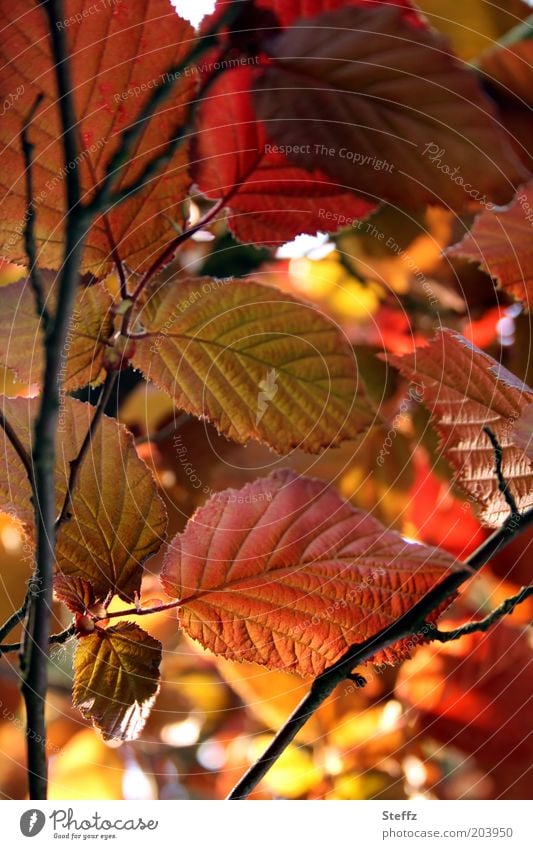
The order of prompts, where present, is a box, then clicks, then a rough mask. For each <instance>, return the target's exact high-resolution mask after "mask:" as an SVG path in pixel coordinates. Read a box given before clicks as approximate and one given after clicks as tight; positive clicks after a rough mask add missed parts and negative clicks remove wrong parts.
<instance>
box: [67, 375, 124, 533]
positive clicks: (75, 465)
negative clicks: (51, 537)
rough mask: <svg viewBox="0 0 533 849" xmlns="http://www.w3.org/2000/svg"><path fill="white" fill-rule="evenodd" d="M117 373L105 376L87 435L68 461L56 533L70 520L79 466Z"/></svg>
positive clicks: (92, 437) (91, 439) (113, 385)
mask: <svg viewBox="0 0 533 849" xmlns="http://www.w3.org/2000/svg"><path fill="white" fill-rule="evenodd" d="M117 376H118V372H117V371H111V372H108V373H107V375H106V379H105V382H104V385H103V388H102V391H101V392H100V397H99V398H98V402H97V404H96V407H95V411H94V414H93V417H92V419H91V423H90V425H89V427H88V428H87V433H86V434H85V436H84V439H83V442H82V443H81V446H80V449H79V451H78V454H77V456H76V457H75V458H74V459H73V460H71V461H70V470H69V478H68V483H67V491H66V493H65V498H64V501H63V506H62V507H61V510H60V512H59V515H58V517H57V519H56V522H55V529H56V531H57V530H58V528H59V527H60V525H62V523H63V522H64V521H65V519H68V518H70V514H69V511H70V506H71V504H72V498H73V495H74V487H75V486H76V480H77V477H78V474H79V471H80V467H81V464H82V463H83V460H84V458H85V455H86V454H87V451H88V450H89V447H90V445H91V443H92V441H93V439H94V436H95V433H96V428H97V427H98V423H99V422H100V419H101V418H102V415H103V413H104V410H105V408H106V407H107V403H108V401H109V399H110V398H111V394H112V392H113V389H114V387H115V384H116V381H117Z"/></svg>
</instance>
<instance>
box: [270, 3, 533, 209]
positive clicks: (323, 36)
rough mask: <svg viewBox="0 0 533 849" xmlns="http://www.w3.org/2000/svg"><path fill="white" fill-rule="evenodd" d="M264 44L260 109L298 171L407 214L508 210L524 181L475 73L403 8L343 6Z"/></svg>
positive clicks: (272, 136)
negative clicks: (439, 208)
mask: <svg viewBox="0 0 533 849" xmlns="http://www.w3.org/2000/svg"><path fill="white" fill-rule="evenodd" d="M267 49H268V51H269V53H270V55H271V57H272V62H271V63H270V64H269V65H268V67H267V68H266V69H265V70H264V71H263V73H261V74H260V76H259V77H258V79H257V83H256V91H255V93H254V99H255V104H256V107H257V110H258V114H259V117H260V118H262V120H263V121H264V122H265V124H266V128H267V133H268V135H269V137H270V139H271V140H272V141H275V142H277V143H279V144H282V145H286V146H289V147H290V149H291V152H290V153H289V158H290V159H291V161H292V162H294V164H295V165H299V166H300V167H304V168H312V167H314V168H320V169H321V170H322V171H324V172H325V173H326V174H329V176H330V177H331V178H332V179H334V180H335V181H336V182H337V183H338V184H339V185H340V186H344V187H346V188H351V189H352V190H354V191H356V192H358V193H359V194H361V195H362V197H363V198H365V199H366V200H368V201H374V202H376V201H383V200H385V201H389V202H392V203H397V204H399V205H400V206H402V207H408V208H421V207H423V206H425V205H426V204H428V203H429V204H438V205H444V206H449V207H451V208H452V209H455V210H464V209H468V208H470V207H471V206H472V204H473V203H479V202H483V201H485V202H486V201H487V200H489V201H494V202H496V203H505V202H507V201H509V200H510V198H511V197H512V194H513V187H516V186H517V185H518V184H520V183H521V182H523V181H524V180H526V179H527V175H528V172H527V169H526V168H525V167H524V166H523V165H522V164H521V162H520V160H519V159H518V157H517V156H516V155H515V153H514V151H513V150H512V148H511V147H510V145H509V144H508V143H507V141H506V139H505V136H504V134H503V132H502V131H501V129H500V127H499V124H498V119H497V117H496V115H495V112H494V109H493V106H492V104H491V102H490V101H489V99H488V98H487V97H486V96H485V94H484V93H483V91H482V89H481V87H480V86H479V84H478V83H477V81H476V79H475V76H474V75H473V74H472V73H471V71H469V70H467V68H466V67H465V66H464V65H462V64H461V63H460V62H459V61H458V60H457V59H455V57H453V56H452V55H451V53H450V52H449V48H448V44H447V42H446V40H445V39H443V38H442V37H441V36H440V35H438V34H437V33H436V32H435V31H433V30H426V29H425V28H415V27H413V26H412V24H411V23H408V22H407V21H406V20H405V19H404V15H403V14H402V11H401V10H400V9H398V8H394V7H393V6H390V5H389V4H385V3H382V4H372V5H365V6H364V7H362V8H356V7H352V6H343V7H342V8H340V9H337V10H335V11H333V12H328V13H326V14H322V15H319V16H318V17H316V18H312V19H309V20H308V21H306V22H305V26H299V27H292V28H289V29H287V30H284V31H283V32H282V33H281V34H280V35H277V36H276V35H274V36H273V37H272V39H271V41H270V42H269V44H268V46H267ZM421 68H423V69H424V73H420V69H421Z"/></svg>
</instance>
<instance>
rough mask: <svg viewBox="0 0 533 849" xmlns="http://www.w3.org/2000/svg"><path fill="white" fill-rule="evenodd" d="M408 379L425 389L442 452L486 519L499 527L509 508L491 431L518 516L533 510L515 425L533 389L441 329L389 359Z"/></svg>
mask: <svg viewBox="0 0 533 849" xmlns="http://www.w3.org/2000/svg"><path fill="white" fill-rule="evenodd" d="M387 359H388V362H390V363H391V364H392V365H395V366H396V367H397V368H398V369H400V371H401V372H402V374H403V375H404V376H405V377H406V378H408V379H409V380H414V381H416V382H417V384H418V385H419V386H421V387H422V390H423V397H422V402H423V404H424V405H425V406H426V407H427V409H428V410H429V411H430V413H431V414H432V416H433V423H434V425H435V427H436V429H437V430H438V432H439V434H440V437H441V451H442V452H443V454H444V456H445V457H446V459H447V460H448V462H449V463H450V464H451V466H452V467H453V468H454V469H455V471H456V476H457V481H458V483H459V484H460V485H461V487H462V488H463V489H464V490H465V492H466V493H467V494H468V495H469V496H470V497H471V499H472V500H474V501H475V502H476V503H477V505H478V507H479V511H480V518H481V520H482V521H483V522H484V524H486V525H488V526H489V527H498V526H499V525H500V524H501V523H502V522H503V521H504V519H506V518H507V517H508V515H509V507H508V505H507V503H506V501H505V499H504V497H503V495H502V493H501V492H500V491H499V489H498V480H497V477H496V473H495V458H494V449H493V447H492V444H491V442H490V439H489V437H488V435H487V434H486V433H484V431H483V427H484V426H488V427H489V428H490V429H491V430H492V432H493V433H494V435H495V436H496V438H497V439H498V441H499V443H500V445H501V446H502V449H503V456H502V472H503V475H504V478H505V479H506V481H507V482H508V483H509V485H510V488H511V491H512V493H513V495H514V497H515V499H516V503H517V506H518V509H520V510H525V509H527V508H528V507H530V506H531V505H532V504H533V488H532V480H533V478H532V469H531V464H530V462H529V461H528V460H527V458H526V457H525V456H524V454H523V453H522V451H521V449H520V448H518V447H517V446H516V445H515V443H514V441H513V435H512V428H513V423H514V422H515V421H516V419H517V418H518V417H519V416H520V414H521V412H522V410H523V409H524V408H525V407H526V406H527V405H528V404H530V403H531V402H532V399H533V390H531V389H530V388H529V387H528V386H526V385H525V384H524V383H522V382H521V381H520V380H519V379H518V378H517V377H515V376H514V375H513V374H511V372H509V371H507V369H506V368H504V367H503V366H502V365H500V363H498V362H496V360H494V359H493V358H492V357H490V356H489V355H488V354H485V353H484V352H483V351H480V350H479V348H476V347H475V346H474V345H471V344H470V342H468V341H467V340H466V339H465V338H464V337H462V336H461V335H460V334H459V333H455V332H454V331H451V330H442V331H440V332H439V333H438V334H437V335H436V337H435V338H434V339H433V340H432V342H431V343H430V344H429V345H427V346H426V347H423V348H417V349H416V351H415V353H413V354H405V355H404V356H396V355H392V354H391V355H388V356H387Z"/></svg>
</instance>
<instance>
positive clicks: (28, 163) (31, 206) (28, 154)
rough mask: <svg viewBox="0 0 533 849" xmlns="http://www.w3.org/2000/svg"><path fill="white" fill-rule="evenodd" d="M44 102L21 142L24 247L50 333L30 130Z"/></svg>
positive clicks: (37, 302)
mask: <svg viewBox="0 0 533 849" xmlns="http://www.w3.org/2000/svg"><path fill="white" fill-rule="evenodd" d="M42 100H43V95H42V94H38V95H37V97H36V98H35V100H34V103H33V106H32V107H31V109H30V111H29V114H28V117H27V118H26V121H25V123H24V126H23V128H22V133H21V142H22V154H23V156H24V165H25V173H26V198H27V210H26V225H25V227H24V247H25V250H26V254H27V256H28V265H29V269H30V285H31V287H32V289H33V295H34V297H35V306H36V309H37V315H38V316H39V318H40V319H41V320H42V322H43V327H44V331H45V333H46V332H47V331H48V329H49V327H50V315H49V313H48V310H47V309H46V303H45V296H44V286H43V281H42V278H41V273H40V271H39V268H38V266H37V245H36V242H35V228H34V225H35V214H36V212H35V202H34V199H33V149H34V145H33V144H32V142H31V141H30V139H29V129H30V127H31V123H32V121H33V118H34V116H35V113H36V112H37V109H38V108H39V106H40V105H41V102H42Z"/></svg>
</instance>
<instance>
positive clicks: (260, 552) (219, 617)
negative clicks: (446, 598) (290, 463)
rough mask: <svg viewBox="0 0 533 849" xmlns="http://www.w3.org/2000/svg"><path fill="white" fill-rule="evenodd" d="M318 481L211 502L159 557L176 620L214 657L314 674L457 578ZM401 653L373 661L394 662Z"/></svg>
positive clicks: (436, 556) (270, 484)
mask: <svg viewBox="0 0 533 849" xmlns="http://www.w3.org/2000/svg"><path fill="white" fill-rule="evenodd" d="M455 562H456V561H455V560H454V558H453V557H451V556H450V555H449V554H447V553H446V552H444V551H441V550H439V549H435V548H430V547H427V546H423V545H418V544H414V543H408V542H406V541H405V540H404V539H402V537H401V536H400V535H399V534H398V533H396V532H395V531H391V530H387V529H386V528H384V527H383V525H381V524H380V523H379V522H378V521H377V520H375V519H373V518H372V517H371V516H369V515H368V514H367V513H365V512H363V511H361V510H356V509H354V507H352V505H351V504H350V503H349V502H347V501H345V500H344V499H343V498H341V497H340V496H339V495H338V493H337V492H336V491H335V490H334V489H333V488H332V487H329V486H328V485H327V484H325V483H323V482H322V481H319V480H316V479H311V478H304V477H298V476H297V475H295V474H294V472H292V471H289V470H284V471H280V472H275V473H274V474H272V475H271V476H270V477H268V478H265V479H263V480H257V481H255V482H254V483H252V484H249V485H248V486H245V487H244V488H243V489H241V490H233V489H228V490H225V491H224V492H222V493H218V494H217V495H215V496H213V498H211V499H210V501H209V502H208V503H207V504H206V505H205V506H204V507H202V508H201V509H200V510H198V511H197V512H196V514H195V515H194V517H193V519H192V520H191V521H190V522H189V524H188V525H187V528H186V530H185V531H184V533H183V534H178V536H176V537H175V538H174V540H173V541H172V543H171V545H170V547H169V549H168V552H167V554H166V557H165V565H164V568H163V572H162V582H163V586H164V587H165V590H166V591H167V593H168V594H169V595H171V596H172V597H174V598H178V599H181V601H182V604H181V606H180V608H179V613H178V615H179V621H180V623H181V625H182V627H183V628H184V629H185V630H186V631H187V633H188V634H189V635H190V636H191V637H193V638H194V639H196V640H198V641H199V642H200V643H202V645H203V646H205V647H206V648H208V649H210V650H211V651H213V652H214V653H215V654H221V655H224V656H225V657H227V658H230V659H232V660H249V661H255V662H256V663H260V664H263V665H266V666H268V667H270V668H278V669H287V670H290V671H293V672H298V673H300V674H302V675H317V674H319V673H320V672H322V671H323V670H324V669H325V667H326V666H328V664H330V663H333V662H334V661H335V660H337V659H338V658H339V657H340V655H341V654H342V653H343V652H344V651H345V650H346V649H347V648H348V646H350V645H352V643H356V642H359V641H361V640H365V639H367V638H368V637H370V636H372V635H373V634H375V633H377V632H378V631H379V630H381V628H383V627H385V626H386V625H389V624H391V623H392V622H394V621H395V620H396V619H397V618H398V617H399V616H401V615H402V614H403V613H405V612H406V611H407V610H409V609H410V608H411V607H412V606H413V604H415V602H416V601H418V599H420V598H421V597H422V596H423V595H424V594H425V593H426V592H428V591H429V590H430V589H431V588H432V587H434V586H435V585H436V584H437V583H438V582H439V581H440V580H441V579H442V578H443V577H444V576H445V575H446V574H449V573H450V571H451V570H453V568H454V564H455ZM408 653H409V644H408V643H406V642H400V643H399V644H397V645H395V646H394V647H393V648H392V649H385V650H383V651H380V652H378V653H376V655H375V657H374V661H375V662H377V661H381V662H388V663H394V662H395V661H397V660H398V658H401V657H405V656H407V655H408Z"/></svg>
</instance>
